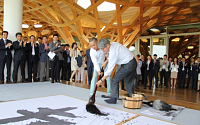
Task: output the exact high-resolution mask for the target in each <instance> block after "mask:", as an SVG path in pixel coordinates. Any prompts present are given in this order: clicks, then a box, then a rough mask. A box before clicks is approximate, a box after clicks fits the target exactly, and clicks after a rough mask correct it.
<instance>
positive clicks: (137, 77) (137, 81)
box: [135, 74, 141, 88]
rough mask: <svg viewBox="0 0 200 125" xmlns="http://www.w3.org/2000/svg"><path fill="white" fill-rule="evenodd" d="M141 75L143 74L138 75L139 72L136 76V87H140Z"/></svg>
mask: <svg viewBox="0 0 200 125" xmlns="http://www.w3.org/2000/svg"><path fill="white" fill-rule="evenodd" d="M140 76H141V75H138V74H137V75H136V77H135V88H138V85H139V80H140Z"/></svg>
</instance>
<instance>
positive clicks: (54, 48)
mask: <svg viewBox="0 0 200 125" xmlns="http://www.w3.org/2000/svg"><path fill="white" fill-rule="evenodd" d="M57 41H58V34H54V35H53V42H51V43H49V50H50V52H51V53H55V54H56V55H55V56H54V58H53V59H49V60H50V61H51V83H54V80H56V82H59V67H60V66H59V63H60V62H59V57H58V53H59V52H61V51H62V47H61V44H60V43H58V42H57ZM55 68H56V71H55V75H54V70H55Z"/></svg>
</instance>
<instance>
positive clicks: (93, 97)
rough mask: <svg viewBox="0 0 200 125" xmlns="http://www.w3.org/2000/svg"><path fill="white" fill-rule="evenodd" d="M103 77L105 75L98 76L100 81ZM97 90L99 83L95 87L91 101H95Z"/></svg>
mask: <svg viewBox="0 0 200 125" xmlns="http://www.w3.org/2000/svg"><path fill="white" fill-rule="evenodd" d="M101 72H103V68H101ZM102 77H103V75H102V76H101V75H100V76H98V81H99V80H100V79H101V78H102ZM96 91H97V85H96V86H95V89H94V93H93V94H92V97H91V98H90V99H89V101H90V102H93V103H95V94H96Z"/></svg>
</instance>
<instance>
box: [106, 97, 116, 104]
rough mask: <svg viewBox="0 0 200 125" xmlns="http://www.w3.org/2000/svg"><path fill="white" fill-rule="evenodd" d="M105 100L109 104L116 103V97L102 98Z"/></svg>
mask: <svg viewBox="0 0 200 125" xmlns="http://www.w3.org/2000/svg"><path fill="white" fill-rule="evenodd" d="M104 101H105V102H107V103H109V104H116V103H117V98H110V99H107V100H104Z"/></svg>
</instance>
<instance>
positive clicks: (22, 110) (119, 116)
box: [0, 95, 136, 125]
mask: <svg viewBox="0 0 200 125" xmlns="http://www.w3.org/2000/svg"><path fill="white" fill-rule="evenodd" d="M87 103H88V102H87V101H83V100H79V99H75V98H72V97H68V96H65V95H57V96H49V97H42V98H35V99H27V100H19V101H11V102H4V103H0V124H5V125H24V124H26V125H73V124H77V125H94V124H98V125H114V124H117V123H119V122H122V121H124V120H126V119H129V118H130V117H134V116H136V114H133V113H128V112H124V111H121V110H117V109H113V108H109V107H105V106H100V105H96V106H97V107H98V109H99V110H100V111H101V112H102V113H106V114H109V115H108V116H98V115H94V114H90V113H88V112H87V111H86V109H85V107H86V104H87Z"/></svg>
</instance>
